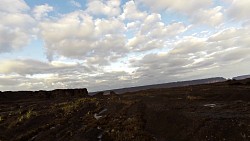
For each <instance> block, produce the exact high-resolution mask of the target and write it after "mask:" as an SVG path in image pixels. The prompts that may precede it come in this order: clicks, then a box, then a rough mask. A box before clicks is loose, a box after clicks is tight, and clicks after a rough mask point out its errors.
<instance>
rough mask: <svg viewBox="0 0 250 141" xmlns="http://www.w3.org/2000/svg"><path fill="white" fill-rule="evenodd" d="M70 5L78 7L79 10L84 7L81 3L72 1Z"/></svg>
mask: <svg viewBox="0 0 250 141" xmlns="http://www.w3.org/2000/svg"><path fill="white" fill-rule="evenodd" d="M70 3H71V4H72V5H73V6H76V7H78V8H80V7H82V5H81V4H80V3H79V2H77V1H75V0H70Z"/></svg>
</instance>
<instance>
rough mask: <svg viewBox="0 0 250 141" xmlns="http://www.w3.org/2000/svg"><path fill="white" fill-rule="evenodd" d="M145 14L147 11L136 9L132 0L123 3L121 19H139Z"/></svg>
mask: <svg viewBox="0 0 250 141" xmlns="http://www.w3.org/2000/svg"><path fill="white" fill-rule="evenodd" d="M146 16H147V12H141V11H139V10H138V9H137V6H136V4H135V2H134V1H129V2H127V3H126V4H125V5H123V13H122V15H121V18H122V19H128V20H141V19H144V18H145V17H146Z"/></svg>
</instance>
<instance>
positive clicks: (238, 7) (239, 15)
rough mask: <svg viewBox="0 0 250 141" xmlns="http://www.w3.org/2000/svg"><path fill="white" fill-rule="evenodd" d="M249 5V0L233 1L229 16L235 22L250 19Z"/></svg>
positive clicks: (228, 11) (228, 12)
mask: <svg viewBox="0 0 250 141" xmlns="http://www.w3.org/2000/svg"><path fill="white" fill-rule="evenodd" d="M249 5H250V1H249V0H233V1H232V4H231V6H230V7H229V9H228V10H227V14H228V15H229V16H230V17H231V18H233V19H235V20H246V19H250V15H249V13H250V9H249Z"/></svg>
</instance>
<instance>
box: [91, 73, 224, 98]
mask: <svg viewBox="0 0 250 141" xmlns="http://www.w3.org/2000/svg"><path fill="white" fill-rule="evenodd" d="M226 80H227V79H225V78H223V77H212V78H205V79H197V80H188V81H179V82H170V83H163V84H153V85H146V86H138V87H130V88H121V89H113V90H104V92H105V91H113V92H115V93H116V94H122V93H126V92H135V91H141V90H147V89H157V88H171V87H182V86H190V85H199V84H210V83H216V82H224V81H226ZM98 92H101V91H98ZM98 92H91V93H90V95H94V94H96V93H98Z"/></svg>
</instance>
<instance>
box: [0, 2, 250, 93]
mask: <svg viewBox="0 0 250 141" xmlns="http://www.w3.org/2000/svg"><path fill="white" fill-rule="evenodd" d="M249 7H250V0H174V1H173V0H1V1H0V19H1V20H0V65H1V66H0V90H1V91H5V90H39V89H45V90H51V89H55V88H81V87H87V88H88V90H89V91H97V90H103V89H111V88H122V87H129V86H138V85H146V84H156V83H164V82H172V81H181V80H190V79H199V78H207V77H214V76H222V77H226V78H231V77H233V76H237V75H243V74H250V67H249V66H250V14H249V13H250V8H249Z"/></svg>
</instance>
